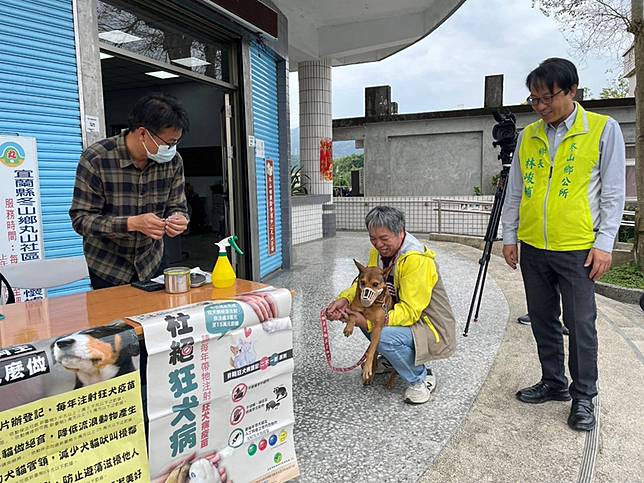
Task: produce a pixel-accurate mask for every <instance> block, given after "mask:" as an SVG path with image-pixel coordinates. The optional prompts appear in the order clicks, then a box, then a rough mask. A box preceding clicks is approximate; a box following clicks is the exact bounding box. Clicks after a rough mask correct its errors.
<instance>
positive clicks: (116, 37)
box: [98, 30, 141, 44]
mask: <svg viewBox="0 0 644 483" xmlns="http://www.w3.org/2000/svg"><path fill="white" fill-rule="evenodd" d="M98 38H99V39H101V40H107V41H108V42H112V43H113V44H127V43H129V42H136V41H137V40H141V37H137V36H136V35H131V34H128V33H126V32H123V31H122V30H110V31H109V32H101V33H100V34H98Z"/></svg>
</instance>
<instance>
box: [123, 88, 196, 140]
mask: <svg viewBox="0 0 644 483" xmlns="http://www.w3.org/2000/svg"><path fill="white" fill-rule="evenodd" d="M128 127H129V128H130V131H133V130H135V129H137V128H139V127H144V128H146V129H147V130H148V131H152V132H153V133H155V134H157V133H159V132H161V131H162V130H163V129H167V128H174V129H182V130H183V131H184V132H185V131H187V130H188V129H189V128H190V121H189V119H188V113H187V112H186V110H185V109H184V108H183V106H182V105H181V103H180V102H179V101H178V100H177V99H176V98H175V97H172V96H169V95H167V94H152V95H149V96H145V97H142V98H141V99H139V100H138V101H136V103H135V104H134V107H133V108H132V111H131V112H130V116H129V117H128Z"/></svg>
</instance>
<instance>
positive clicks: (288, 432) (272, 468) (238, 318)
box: [130, 288, 299, 483]
mask: <svg viewBox="0 0 644 483" xmlns="http://www.w3.org/2000/svg"><path fill="white" fill-rule="evenodd" d="M290 312H291V293H290V291H288V290H286V289H276V288H269V289H265V290H259V291H255V292H251V293H247V294H241V295H238V296H236V297H235V298H234V300H216V301H208V302H202V303H197V304H192V305H187V306H184V307H178V308H175V309H171V310H166V311H162V312H155V313H150V314H144V315H140V316H136V317H130V319H132V320H134V321H136V322H138V323H140V324H141V325H142V326H143V333H144V338H145V346H146V349H147V352H148V360H147V371H146V374H147V381H146V385H147V413H148V419H149V433H148V436H149V437H148V442H149V444H148V446H149V457H150V473H151V475H152V478H153V480H154V481H160V482H166V481H179V480H180V479H181V478H180V476H179V475H181V474H190V475H191V479H190V481H199V482H204V483H206V482H208V483H210V482H212V483H217V482H219V481H230V480H232V481H236V482H242V481H243V482H260V481H261V482H283V481H288V480H291V479H293V478H295V477H297V476H298V474H299V469H298V465H297V460H296V457H295V446H294V441H293V425H294V415H293V398H292V392H293V384H292V373H293V334H292V325H291V319H290ZM193 474H194V475H199V476H198V478H197V477H195V478H193V477H192V475H193ZM177 478H178V479H177Z"/></svg>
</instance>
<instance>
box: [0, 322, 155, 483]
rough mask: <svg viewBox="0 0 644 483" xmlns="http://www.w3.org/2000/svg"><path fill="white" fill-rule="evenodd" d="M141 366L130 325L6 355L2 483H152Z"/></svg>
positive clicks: (1, 359) (0, 354)
mask: <svg viewBox="0 0 644 483" xmlns="http://www.w3.org/2000/svg"><path fill="white" fill-rule="evenodd" d="M138 365H139V340H138V337H137V335H136V333H135V332H134V330H133V329H132V328H131V327H130V326H128V325H126V324H125V323H124V322H118V323H115V324H111V325H106V326H102V327H93V328H89V329H86V330H83V331H80V332H75V333H73V334H69V335H66V336H63V337H58V338H56V339H53V340H44V341H37V342H31V343H28V344H21V345H16V346H12V347H5V348H2V349H0V428H1V429H0V456H1V458H0V480H2V478H3V477H4V478H10V477H11V475H14V476H13V477H14V478H17V480H16V481H34V482H41V481H43V482H44V481H74V478H75V475H76V474H83V475H85V476H84V481H88V482H91V481H115V480H118V479H120V478H136V479H143V480H146V479H147V478H148V476H147V475H148V472H147V450H146V444H145V427H144V417H143V406H142V401H141V384H140V377H139V376H140V375H139V372H138V370H137V368H138ZM79 456H80V457H79ZM3 475H4V476H3ZM7 475H8V476H7ZM2 481H4V480H2ZM131 481H135V480H131Z"/></svg>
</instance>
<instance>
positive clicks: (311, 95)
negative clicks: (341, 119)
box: [297, 59, 335, 238]
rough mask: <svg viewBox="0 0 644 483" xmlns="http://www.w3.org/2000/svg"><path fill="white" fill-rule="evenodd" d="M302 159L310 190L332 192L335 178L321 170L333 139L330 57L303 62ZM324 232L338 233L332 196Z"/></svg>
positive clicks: (300, 74)
mask: <svg viewBox="0 0 644 483" xmlns="http://www.w3.org/2000/svg"><path fill="white" fill-rule="evenodd" d="M297 72H298V79H299V85H300V163H301V166H302V173H303V174H305V175H306V176H308V179H307V178H303V179H304V180H305V182H306V186H307V188H308V191H309V194H314V195H333V180H329V181H327V180H326V179H325V178H324V176H323V174H322V173H321V172H320V148H321V143H324V142H325V141H327V140H331V139H332V135H333V134H332V117H331V60H330V59H321V60H316V61H306V62H300V63H299V64H298V66H297ZM322 232H323V236H324V237H325V238H326V237H332V236H335V207H334V206H333V198H331V201H330V202H329V203H326V204H325V205H324V206H323V207H322Z"/></svg>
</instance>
